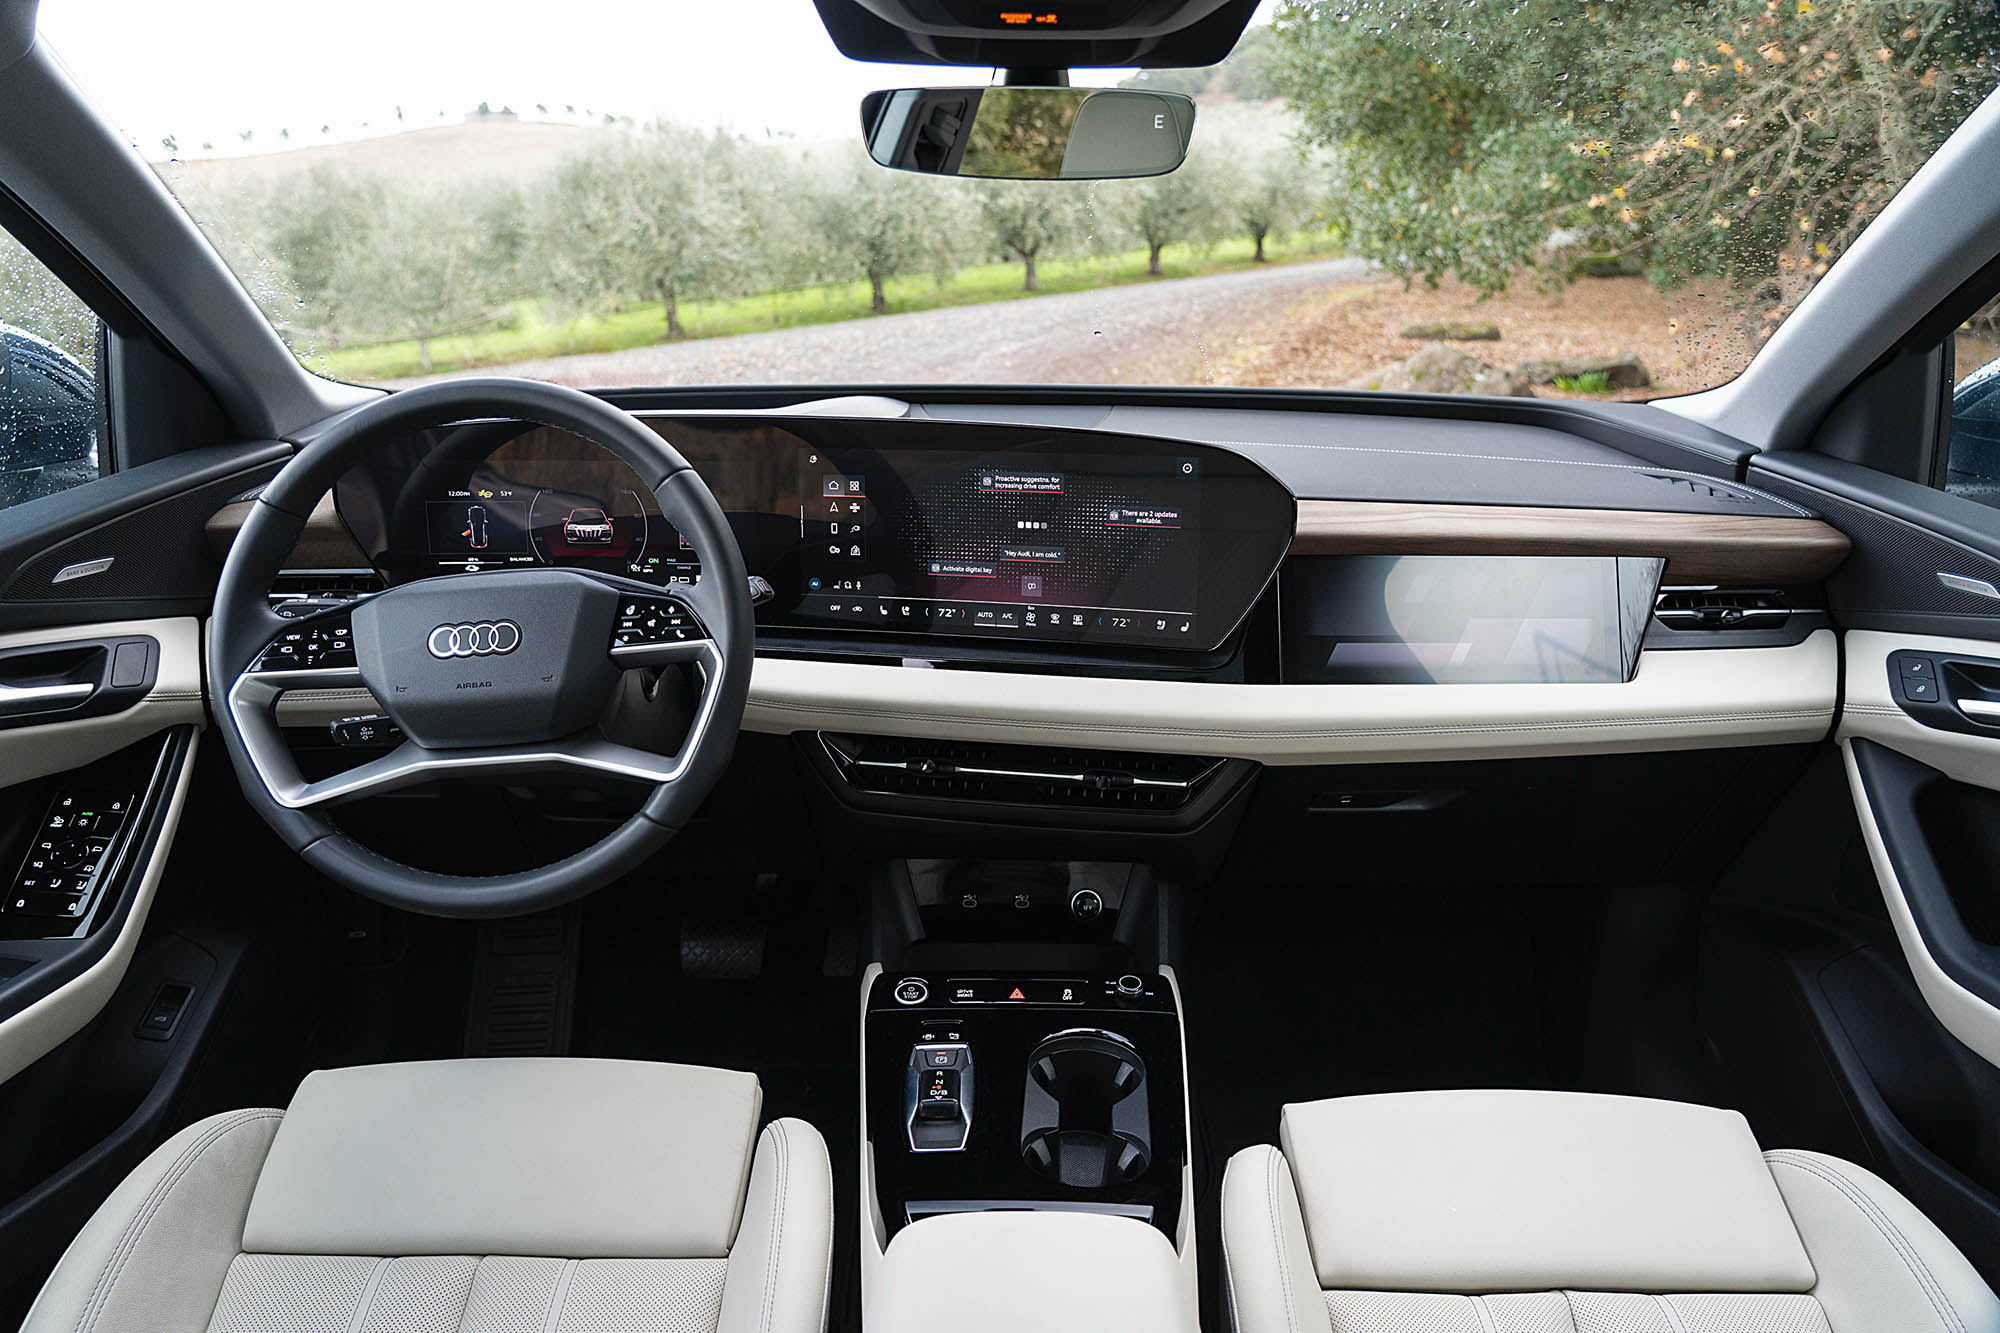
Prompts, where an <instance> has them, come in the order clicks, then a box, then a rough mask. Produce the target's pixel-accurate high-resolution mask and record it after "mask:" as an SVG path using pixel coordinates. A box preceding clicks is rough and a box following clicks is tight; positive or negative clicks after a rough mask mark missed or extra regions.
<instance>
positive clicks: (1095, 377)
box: [468, 259, 1369, 387]
mask: <svg viewBox="0 0 2000 1333" xmlns="http://www.w3.org/2000/svg"><path fill="white" fill-rule="evenodd" d="M1368 275H1369V267H1368V265H1367V264H1366V263H1364V262H1363V261H1361V260H1358V259H1330V260H1320V261H1316V262H1312V263H1304V264H1284V265H1279V266H1276V267H1272V268H1264V269H1253V270H1246V271H1242V272H1236V273H1215V274H1210V275H1208V276H1206V277H1199V278H1175V279H1170V280H1165V281H1160V282H1150V283H1141V284H1134V285H1130V286H1124V287H1107V288H1104V289H1103V290H1100V291H1091V292H1065V293H1062V294H1060V295H1055V296H1039V297H1034V298H1032V299H1026V300H1018V301H999V302H995V303H993V304H990V305H976V306H960V307H956V308H952V309H945V310H923V311H917V312H915V313H912V314H905V315H896V314H891V315H882V316H877V317H875V318H870V319H858V320H850V321H848V322H845V323H841V324H820V325H814V326H812V327H809V328H799V329H779V330H775V331H773V332H770V333H745V334H739V335H736V336H734V337H728V338H704V339H699V340H697V341H694V342H684V343H663V344H661V345H659V346H655V347H635V348H631V349H628V350H626V351H622V352H591V353H585V354H583V355H579V356H567V357H559V358H551V359H545V360H540V361H523V362H519V363H516V364H514V365H506V366H486V367H482V368H481V369H479V370H477V371H472V372H468V373H471V374H479V375H523V376H529V377H532V378H535V379H548V380H555V381H558V382H560V383H563V384H572V385H576V386H578V387H605V386H613V385H640V384H644V385H669V384H801V383H821V384H838V383H847V384H867V383H883V384H895V383H940V382H952V381H961V382H963V381H975V382H982V383H1009V382H1019V383H1031V382H1036V381H1042V382H1049V381H1055V382H1063V383H1071V384H1120V383H1154V384H1161V383H1166V384H1172V383H1202V382H1205V381H1207V380H1209V379H1211V378H1215V377H1218V376H1220V375H1221V373H1222V372H1221V370H1220V369H1219V368H1218V367H1217V366H1216V364H1215V362H1216V359H1217V358H1218V357H1222V356H1226V355H1227V354H1228V351H1229V350H1230V349H1231V348H1234V347H1236V346H1238V345H1240V344H1242V343H1243V342H1244V341H1246V340H1252V341H1254V340H1257V339H1259V338H1260V336H1263V335H1267V334H1272V333H1276V332H1278V331H1280V329H1281V326H1282V325H1283V323H1284V321H1285V317H1286V312H1287V311H1289V310H1291V309H1292V308H1293V307H1295V306H1297V305H1298V303H1299V302H1300V301H1301V300H1303V299H1304V298H1306V297H1307V296H1310V295H1312V294H1313V293H1314V292H1316V291H1319V290H1323V289H1325V288H1326V287H1329V286H1335V285H1339V284H1343V283H1349V282H1354V281H1357V280H1360V279H1363V278H1366V277H1367V276H1368Z"/></svg>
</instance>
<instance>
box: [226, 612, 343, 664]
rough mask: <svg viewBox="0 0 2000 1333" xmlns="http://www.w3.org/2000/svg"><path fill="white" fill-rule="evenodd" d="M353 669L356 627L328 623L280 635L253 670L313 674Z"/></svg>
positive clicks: (308, 626) (303, 626)
mask: <svg viewBox="0 0 2000 1333" xmlns="http://www.w3.org/2000/svg"><path fill="white" fill-rule="evenodd" d="M353 666H354V628H353V626H352V625H350V624H349V623H348V622H347V621H345V620H328V621H321V622H319V623H316V624H312V625H301V626H299V627H298V628H297V629H288V630H285V631H283V632H281V633H280V634H279V635H278V637H277V638H275V639H273V640H271V643H270V646H269V647H267V648H265V649H264V651H263V652H262V653H260V654H259V655H258V657H257V661H256V664H255V665H253V666H252V667H251V670H253V671H314V670H333V669H352V668H353Z"/></svg>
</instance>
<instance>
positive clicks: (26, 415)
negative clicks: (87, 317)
mask: <svg viewBox="0 0 2000 1333" xmlns="http://www.w3.org/2000/svg"><path fill="white" fill-rule="evenodd" d="M96 475H97V386H96V384H95V383H94V382H93V381H92V380H91V377H90V372H89V371H88V370H85V369H84V368H83V366H82V365H80V364H79V363H78V362H77V361H76V359H75V358H74V357H72V356H70V355H69V353H67V352H65V351H63V350H62V349H61V348H60V347H57V346H56V345H55V344H54V343H51V342H48V341H46V340H45V339H42V338H38V337H36V336H35V335H34V334H32V333H29V332H27V331H26V330H25V329H17V328H15V327H13V326H12V325H10V324H0V503H4V504H18V503H20V502H21V501H23V500H30V499H34V498H36V497H38V496H43V495H51V494H54V493H55V492H56V491H60V490H67V489H68V488H69V487H71V486H74V485H76V484H77V483H78V482H80V481H88V480H89V479H90V478H92V477H95V476H96Z"/></svg>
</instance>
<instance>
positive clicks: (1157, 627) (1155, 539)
mask: <svg viewBox="0 0 2000 1333" xmlns="http://www.w3.org/2000/svg"><path fill="white" fill-rule="evenodd" d="M853 466H862V467H865V470H860V471H850V470H847V469H848V468H849V467H853ZM799 467H800V478H799V491H800V494H801V495H802V496H803V497H804V498H803V502H802V504H801V506H800V514H799V541H800V560H799V568H800V571H801V575H802V579H801V588H800V592H801V596H800V598H799V601H798V602H797V604H796V605H795V606H794V607H793V608H791V610H790V613H789V614H788V615H787V617H786V618H787V619H788V620H792V621H796V622H801V623H809V624H824V625H839V626H841V627H843V628H847V629H864V630H869V629H872V630H881V631H887V632H892V633H897V634H909V633H912V632H917V633H931V634H965V635H986V636H992V637H995V638H1006V637H1010V636H1019V637H1026V638H1037V639H1058V640H1062V639H1074V640H1078V641H1082V640H1090V641H1094V642H1122V643H1145V644H1160V645H1171V644H1175V643H1179V644H1188V645H1191V644H1195V643H1199V642H1201V641H1202V638H1203V632H1202V628H1201V626H1200V624H1199V619H1198V615H1199V608H1198V607H1197V605H1196V601H1197V589H1198V588H1199V586H1200V561H1201V551H1200V549H1199V548H1200V531H1201V515H1200V512H1199V511H1200V504H1201V494H1202V467H1201V461H1200V460H1199V459H1198V458H1196V457H1193V456H1187V457H1176V456H1172V455H1167V454H1153V455H1145V456H1140V455H1118V454H1105V453H1082V452H1078V453H1066V452H1046V453H1043V452H1027V451H1008V452H1007V453H1005V454H1001V455H980V454H973V453H969V452H960V451H934V450H924V451H918V450H911V451H889V450H884V451H879V452H876V451H870V452H869V453H868V454H867V455H866V456H865V461H863V462H857V461H856V460H853V459H850V460H848V461H847V462H846V463H845V464H843V463H842V462H840V461H837V460H836V459H835V458H834V457H833V456H831V455H830V454H828V453H824V452H822V451H821V450H819V449H816V448H813V447H811V446H802V447H801V448H800V450H799Z"/></svg>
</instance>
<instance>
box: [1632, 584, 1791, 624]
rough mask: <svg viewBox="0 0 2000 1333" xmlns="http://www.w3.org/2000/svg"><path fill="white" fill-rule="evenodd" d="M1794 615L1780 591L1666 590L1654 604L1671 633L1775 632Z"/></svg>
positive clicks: (1658, 615) (1743, 589)
mask: <svg viewBox="0 0 2000 1333" xmlns="http://www.w3.org/2000/svg"><path fill="white" fill-rule="evenodd" d="M1791 614H1792V608H1791V604H1790V603H1789V602H1788V601H1787V600H1786V599H1785V594H1784V593H1782V592H1780V591H1778V590H1777V589H1776V588H1662V589H1661V590H1660V596H1659V600H1657V601H1655V602H1654V603H1653V617H1654V619H1656V620H1658V621H1659V622H1660V623H1661V624H1662V625H1665V626H1666V627H1667V628H1668V629H1717V630H1730V629H1775V628H1777V627H1778V626H1780V625H1783V624H1784V623H1785V621H1786V620H1787V619H1789V618H1790V617H1791Z"/></svg>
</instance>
